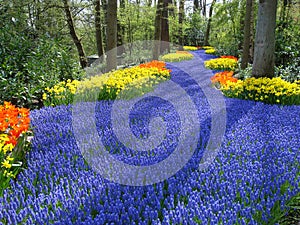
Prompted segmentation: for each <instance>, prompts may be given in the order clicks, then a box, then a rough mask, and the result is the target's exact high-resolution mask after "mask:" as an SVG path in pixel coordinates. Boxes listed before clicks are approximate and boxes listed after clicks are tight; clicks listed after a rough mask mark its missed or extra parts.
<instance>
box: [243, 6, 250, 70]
mask: <svg viewBox="0 0 300 225" xmlns="http://www.w3.org/2000/svg"><path fill="white" fill-rule="evenodd" d="M252 2H253V0H247V3H246V15H245V21H244V43H243V55H242V62H241V68H242V69H246V68H247V65H248V62H249V50H250V39H251V33H250V30H251V12H252Z"/></svg>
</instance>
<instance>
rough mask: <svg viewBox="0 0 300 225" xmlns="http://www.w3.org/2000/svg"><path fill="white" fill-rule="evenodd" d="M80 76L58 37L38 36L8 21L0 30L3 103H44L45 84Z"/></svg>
mask: <svg viewBox="0 0 300 225" xmlns="http://www.w3.org/2000/svg"><path fill="white" fill-rule="evenodd" d="M81 76H82V75H81V71H80V69H79V65H78V63H77V62H76V61H74V60H73V59H72V56H71V55H70V54H69V52H68V50H67V49H66V48H63V47H62V46H61V45H60V44H59V42H58V41H57V40H53V39H49V38H46V37H40V38H38V39H35V38H34V37H32V36H30V35H28V34H25V33H17V32H14V31H13V30H11V29H10V27H9V26H8V25H7V26H4V27H3V28H2V29H1V30H0V89H1V93H0V104H2V103H3V102H4V101H10V102H12V103H13V104H14V105H16V106H18V107H27V108H38V107H41V106H42V94H43V91H44V89H45V88H46V87H49V86H53V85H54V84H55V83H57V82H58V81H62V80H67V79H79V78H80V77H81Z"/></svg>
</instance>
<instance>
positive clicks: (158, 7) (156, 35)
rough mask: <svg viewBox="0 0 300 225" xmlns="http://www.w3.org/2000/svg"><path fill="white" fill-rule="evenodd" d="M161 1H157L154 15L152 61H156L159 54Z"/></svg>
mask: <svg viewBox="0 0 300 225" xmlns="http://www.w3.org/2000/svg"><path fill="white" fill-rule="evenodd" d="M162 7H163V0H158V1H157V4H156V15H155V24H154V27H155V30H154V40H156V42H155V43H154V46H153V59H156V60H157V59H158V57H159V54H160V41H161V17H162Z"/></svg>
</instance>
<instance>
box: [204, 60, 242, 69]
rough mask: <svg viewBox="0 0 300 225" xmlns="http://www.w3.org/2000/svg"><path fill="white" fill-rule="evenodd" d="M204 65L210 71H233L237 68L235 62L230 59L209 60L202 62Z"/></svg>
mask: <svg viewBox="0 0 300 225" xmlns="http://www.w3.org/2000/svg"><path fill="white" fill-rule="evenodd" d="M204 65H205V67H206V68H208V69H212V70H230V71H233V70H235V68H237V65H238V64H237V60H235V59H230V58H217V59H210V60H207V61H205V62H204Z"/></svg>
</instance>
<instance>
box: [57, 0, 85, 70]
mask: <svg viewBox="0 0 300 225" xmlns="http://www.w3.org/2000/svg"><path fill="white" fill-rule="evenodd" d="M63 2H64V11H65V14H66V18H67V23H68V27H69V32H70V35H71V37H72V39H73V42H74V44H75V46H76V48H77V51H78V55H79V61H80V65H81V67H82V68H85V67H87V59H86V56H85V52H84V48H83V46H82V44H81V41H80V39H79V38H78V36H77V33H76V30H75V26H74V22H73V17H72V14H71V11H70V6H69V2H68V0H63Z"/></svg>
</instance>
